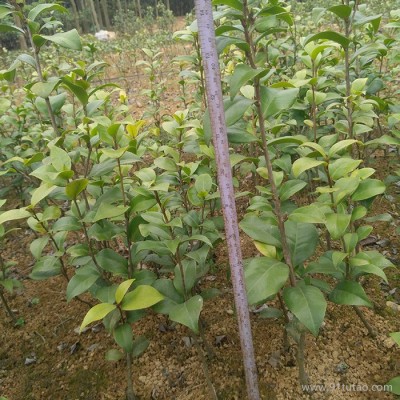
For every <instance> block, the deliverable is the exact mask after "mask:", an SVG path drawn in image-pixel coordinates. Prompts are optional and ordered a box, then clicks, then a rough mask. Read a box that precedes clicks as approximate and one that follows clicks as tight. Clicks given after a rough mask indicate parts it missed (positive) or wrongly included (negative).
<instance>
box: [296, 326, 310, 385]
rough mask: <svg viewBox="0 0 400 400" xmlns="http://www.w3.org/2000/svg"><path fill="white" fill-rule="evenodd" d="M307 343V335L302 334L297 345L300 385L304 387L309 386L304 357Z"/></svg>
mask: <svg viewBox="0 0 400 400" xmlns="http://www.w3.org/2000/svg"><path fill="white" fill-rule="evenodd" d="M305 342H306V333H305V332H301V333H300V339H299V343H298V344H297V365H298V367H299V381H300V385H302V386H303V385H308V375H307V372H306V367H305V357H304V351H305V344H306V343H305Z"/></svg>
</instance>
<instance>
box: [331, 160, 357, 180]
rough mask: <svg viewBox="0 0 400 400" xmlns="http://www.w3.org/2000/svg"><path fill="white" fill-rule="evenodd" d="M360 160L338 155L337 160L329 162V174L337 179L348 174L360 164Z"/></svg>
mask: <svg viewBox="0 0 400 400" xmlns="http://www.w3.org/2000/svg"><path fill="white" fill-rule="evenodd" d="M361 162H362V160H353V159H352V158H347V157H340V158H338V159H337V160H334V161H333V162H331V163H329V166H328V170H329V175H330V176H331V178H332V179H333V180H334V181H337V180H339V179H340V178H343V177H346V176H348V175H349V174H350V173H351V172H353V171H354V170H355V169H356V168H357V167H358V166H359V165H360V164H361Z"/></svg>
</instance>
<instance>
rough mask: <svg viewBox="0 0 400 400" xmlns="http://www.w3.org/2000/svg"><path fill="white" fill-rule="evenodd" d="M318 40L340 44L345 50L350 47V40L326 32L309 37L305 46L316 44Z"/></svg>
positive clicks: (337, 34)
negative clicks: (311, 43)
mask: <svg viewBox="0 0 400 400" xmlns="http://www.w3.org/2000/svg"><path fill="white" fill-rule="evenodd" d="M317 40H331V41H332V42H335V43H338V44H340V45H341V46H342V47H343V48H344V49H347V48H348V47H349V45H350V39H348V38H347V37H346V36H343V35H342V34H340V33H337V32H333V31H324V32H319V33H316V34H314V35H309V36H307V37H306V39H305V42H304V44H307V43H310V42H315V41H317Z"/></svg>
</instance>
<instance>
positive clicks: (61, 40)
mask: <svg viewBox="0 0 400 400" xmlns="http://www.w3.org/2000/svg"><path fill="white" fill-rule="evenodd" d="M33 40H34V42H35V43H36V45H39V47H41V46H42V45H43V44H44V43H45V41H46V40H48V41H50V42H53V43H56V44H58V45H59V46H61V47H64V48H66V49H70V50H78V51H81V50H82V42H81V38H80V36H79V33H78V31H77V30H76V29H71V30H70V31H68V32H60V33H55V34H54V35H33Z"/></svg>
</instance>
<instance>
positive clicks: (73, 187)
mask: <svg viewBox="0 0 400 400" xmlns="http://www.w3.org/2000/svg"><path fill="white" fill-rule="evenodd" d="M88 184H89V180H88V179H86V178H82V179H76V180H75V181H72V182H70V183H68V184H67V186H66V187H65V193H66V194H67V196H68V198H69V199H70V200H76V198H77V197H78V195H79V194H80V193H81V192H83V191H84V190H85V189H86V187H87V185H88Z"/></svg>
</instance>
